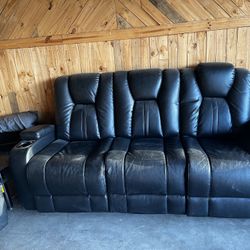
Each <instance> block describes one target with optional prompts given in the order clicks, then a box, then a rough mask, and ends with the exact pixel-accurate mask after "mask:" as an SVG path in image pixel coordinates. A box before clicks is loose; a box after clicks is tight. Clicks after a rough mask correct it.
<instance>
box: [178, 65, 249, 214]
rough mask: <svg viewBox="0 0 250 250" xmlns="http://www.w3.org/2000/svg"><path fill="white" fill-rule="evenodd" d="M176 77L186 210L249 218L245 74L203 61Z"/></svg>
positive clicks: (243, 71) (247, 89) (247, 111)
mask: <svg viewBox="0 0 250 250" xmlns="http://www.w3.org/2000/svg"><path fill="white" fill-rule="evenodd" d="M181 75H182V85H181V132H182V135H184V137H183V144H184V148H185V151H186V156H187V166H188V169H187V173H188V178H187V182H188V183H187V186H188V190H187V213H188V214H189V215H197V216H224V217H249V215H250V213H249V209H248V208H249V204H250V203H249V202H250V193H249V192H247V190H248V186H249V185H248V184H247V183H248V182H249V176H250V168H249V162H250V154H249V151H248V150H246V148H244V147H243V141H242V133H241V131H242V130H243V127H244V126H246V125H247V124H248V123H249V121H250V113H249V101H250V75H249V72H248V71H247V70H244V69H235V68H234V67H233V65H231V64H226V63H208V64H200V65H199V66H198V67H197V68H196V69H195V70H192V69H183V70H182V71H181ZM243 137H244V135H243ZM245 139H246V138H245ZM243 140H244V139H243ZM236 152H237V153H236ZM243 173H244V174H243ZM244 206H245V209H244V208H243V207H244Z"/></svg>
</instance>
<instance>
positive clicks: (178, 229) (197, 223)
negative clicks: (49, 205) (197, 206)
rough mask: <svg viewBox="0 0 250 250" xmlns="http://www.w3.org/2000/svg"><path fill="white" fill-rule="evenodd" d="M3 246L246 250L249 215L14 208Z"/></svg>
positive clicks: (14, 249)
mask: <svg viewBox="0 0 250 250" xmlns="http://www.w3.org/2000/svg"><path fill="white" fill-rule="evenodd" d="M0 249H1V250H30V249H42V250H45V249H53V250H57V249H62V250H64V249H67V250H71V249H72V250H76V249H87V250H92V249H93V250H98V249H102V250H106V249H108V250H112V249H119V250H120V249H129V250H133V249H143V250H146V249H150V250H151V249H181V250H186V249H199V250H200V249H213V250H216V249H227V250H230V249H241V250H242V249H250V219H220V218H195V217H187V216H177V215H148V214H143V215H138V214H117V213H38V212H36V211H25V210H24V209H22V208H19V207H18V208H15V209H14V210H13V211H12V212H9V224H8V226H7V227H6V228H4V229H3V230H2V231H1V232H0Z"/></svg>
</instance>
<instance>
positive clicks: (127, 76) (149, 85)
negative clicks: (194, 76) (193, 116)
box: [114, 69, 180, 137]
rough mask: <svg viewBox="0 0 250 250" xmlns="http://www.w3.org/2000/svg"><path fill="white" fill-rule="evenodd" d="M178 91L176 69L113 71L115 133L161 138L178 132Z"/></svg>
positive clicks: (178, 78)
mask: <svg viewBox="0 0 250 250" xmlns="http://www.w3.org/2000/svg"><path fill="white" fill-rule="evenodd" d="M179 91H180V76H179V71H178V70H177V69H167V70H164V71H162V70H160V69H147V70H133V71H128V72H124V71H122V72H116V73H115V74H114V111H115V131H116V136H125V137H163V136H172V135H176V134H178V133H179Z"/></svg>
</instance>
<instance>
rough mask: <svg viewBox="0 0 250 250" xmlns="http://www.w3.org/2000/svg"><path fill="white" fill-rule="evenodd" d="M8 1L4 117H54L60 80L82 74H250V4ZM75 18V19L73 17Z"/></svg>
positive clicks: (0, 97)
mask: <svg viewBox="0 0 250 250" xmlns="http://www.w3.org/2000/svg"><path fill="white" fill-rule="evenodd" d="M178 3H180V1H174V0H136V1H132V0H71V1H65V0H49V1H47V0H44V1H39V0H33V1H31V0H22V1H19V0H1V1H0V82H1V84H0V115H3V114H9V113H13V112H17V111H26V110H38V111H39V116H40V119H41V121H46V122H51V121H53V119H54V97H53V96H54V88H53V85H54V80H55V78H56V77H58V76H61V75H68V74H75V73H80V72H100V73H102V72H107V71H116V70H131V69H141V68H171V67H174V68H176V67H179V68H182V67H188V66H191V67H192V66H194V65H196V64H197V63H199V62H208V61H212V62H215V61H226V62H231V63H233V64H234V65H236V66H239V67H246V68H248V69H250V42H249V41H250V1H249V0H211V1H205V0H188V1H181V5H180V4H178ZM69 13H70V15H69Z"/></svg>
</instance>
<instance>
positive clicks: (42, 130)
mask: <svg viewBox="0 0 250 250" xmlns="http://www.w3.org/2000/svg"><path fill="white" fill-rule="evenodd" d="M48 134H55V126H54V125H51V124H43V125H37V126H33V127H31V128H28V129H25V130H23V131H22V132H21V133H20V137H21V139H22V140H38V139H40V138H42V137H45V136H47V135H48Z"/></svg>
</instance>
